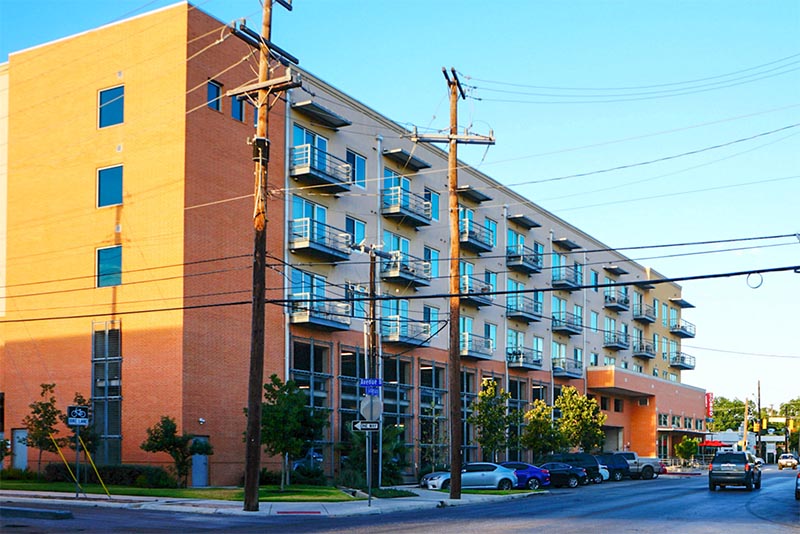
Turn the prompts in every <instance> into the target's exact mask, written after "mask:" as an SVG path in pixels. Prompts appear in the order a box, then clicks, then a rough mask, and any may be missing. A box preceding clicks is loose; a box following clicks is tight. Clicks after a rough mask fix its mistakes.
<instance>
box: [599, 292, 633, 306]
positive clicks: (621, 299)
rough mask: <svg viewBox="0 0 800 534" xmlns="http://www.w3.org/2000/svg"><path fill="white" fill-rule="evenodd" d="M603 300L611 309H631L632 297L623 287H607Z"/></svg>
mask: <svg viewBox="0 0 800 534" xmlns="http://www.w3.org/2000/svg"><path fill="white" fill-rule="evenodd" d="M603 301H604V305H605V307H606V308H608V309H611V310H617V311H626V310H628V309H630V304H631V299H630V298H629V297H628V294H627V293H625V291H623V290H621V289H617V288H614V287H607V288H606V290H605V292H604V295H603Z"/></svg>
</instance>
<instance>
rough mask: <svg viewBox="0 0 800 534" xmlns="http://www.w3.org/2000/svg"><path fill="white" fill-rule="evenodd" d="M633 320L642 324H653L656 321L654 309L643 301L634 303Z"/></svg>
mask: <svg viewBox="0 0 800 534" xmlns="http://www.w3.org/2000/svg"><path fill="white" fill-rule="evenodd" d="M633 320H634V321H636V322H639V323H642V324H653V323H655V322H656V309H655V308H654V307H653V306H650V305H648V304H644V303H638V304H637V303H634V305H633Z"/></svg>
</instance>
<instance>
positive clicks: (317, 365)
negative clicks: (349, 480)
mask: <svg viewBox="0 0 800 534" xmlns="http://www.w3.org/2000/svg"><path fill="white" fill-rule="evenodd" d="M331 352H332V350H331V344H330V343H325V342H322V341H319V340H315V339H302V338H293V339H292V343H291V364H290V369H289V378H290V379H291V380H294V382H295V383H296V384H297V386H298V387H299V388H300V389H301V390H303V391H305V392H306V406H308V407H310V408H311V409H312V410H313V411H315V412H316V411H317V410H322V411H325V412H327V413H328V423H329V424H328V426H327V427H325V429H324V430H323V438H322V439H321V440H320V441H318V442H314V443H310V444H309V448H313V449H314V450H315V451H316V452H319V451H322V454H323V457H324V461H325V462H326V465H329V466H330V465H332V464H330V462H331V459H332V458H333V454H332V453H333V450H332V447H331V445H332V439H331V432H332V424H331V413H332V409H331V400H332V399H331V397H330V390H331V379H332V375H331V368H332V366H331Z"/></svg>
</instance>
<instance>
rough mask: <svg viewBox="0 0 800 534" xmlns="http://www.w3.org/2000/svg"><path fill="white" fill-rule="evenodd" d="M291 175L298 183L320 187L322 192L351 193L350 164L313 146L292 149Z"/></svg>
mask: <svg viewBox="0 0 800 534" xmlns="http://www.w3.org/2000/svg"><path fill="white" fill-rule="evenodd" d="M289 175H290V176H291V177H292V178H294V179H295V180H297V181H302V182H304V183H306V184H309V185H316V186H320V187H319V191H320V192H325V193H341V192H343V191H350V164H348V163H347V162H346V161H343V160H341V159H339V158H337V157H336V156H333V155H332V154H328V153H327V152H323V151H322V150H319V149H318V148H316V147H313V146H311V145H300V146H296V147H293V148H292V149H291V151H290V161H289ZM323 186H324V187H323Z"/></svg>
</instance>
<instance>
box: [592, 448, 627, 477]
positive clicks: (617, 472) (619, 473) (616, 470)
mask: <svg viewBox="0 0 800 534" xmlns="http://www.w3.org/2000/svg"><path fill="white" fill-rule="evenodd" d="M596 457H597V460H598V461H599V462H600V463H601V464H603V465H605V466H606V467H608V471H609V474H610V475H611V480H614V481H617V482H618V481H620V480H622V479H623V478H625V477H630V476H631V468H630V466H628V461H627V460H626V459H625V457H624V456H623V455H621V454H619V453H615V452H604V453H602V454H597V455H596Z"/></svg>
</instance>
